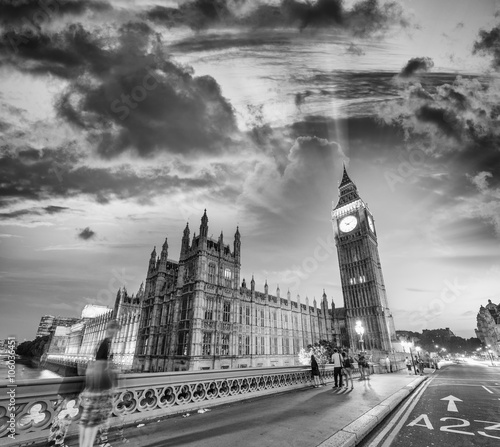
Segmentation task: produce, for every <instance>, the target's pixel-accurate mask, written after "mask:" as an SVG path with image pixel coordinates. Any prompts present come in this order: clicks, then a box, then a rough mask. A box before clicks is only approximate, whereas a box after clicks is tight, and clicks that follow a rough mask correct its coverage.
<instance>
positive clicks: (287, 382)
mask: <svg viewBox="0 0 500 447" xmlns="http://www.w3.org/2000/svg"><path fill="white" fill-rule="evenodd" d="M355 372H357V370H355ZM323 377H324V380H325V381H327V382H328V381H331V380H333V367H332V366H331V365H327V366H326V367H325V369H324V372H323ZM83 379H84V378H83V377H71V378H65V379H64V387H65V391H66V393H68V394H70V393H71V392H72V391H74V392H75V393H76V392H77V390H79V389H80V388H81V384H82V381H83ZM62 382H63V379H45V380H39V381H36V382H33V381H30V382H28V381H22V380H19V381H17V382H16V385H17V386H16V387H15V429H16V435H15V439H11V438H9V437H8V435H9V434H10V432H9V426H10V422H11V421H10V411H8V407H9V397H10V396H9V395H7V391H8V390H9V389H10V388H9V386H8V385H7V386H2V391H1V394H0V444H2V445H5V446H14V445H15V446H17V445H24V444H29V443H30V442H33V441H38V440H43V439H47V436H48V433H49V428H50V424H51V422H52V419H53V416H54V414H55V412H56V409H55V408H56V405H57V402H58V392H59V389H60V387H61V383H62ZM311 384H312V381H311V372H310V368H309V367H305V366H304V367H275V368H241V369H232V370H227V369H225V370H210V371H182V372H167V373H165V372H163V373H141V374H122V375H120V376H119V387H118V389H117V393H116V395H115V401H114V405H113V414H112V417H111V421H110V425H111V426H123V425H124V424H129V423H135V422H138V421H141V420H146V419H149V418H158V417H162V416H168V415H172V414H176V413H182V412H186V411H195V410H197V409H199V408H207V407H212V406H215V405H221V404H224V403H228V402H234V401H238V400H243V399H249V398H253V397H258V396H263V395H266V394H273V393H279V392H283V391H287V390H293V389H298V388H304V387H307V386H311ZM13 389H14V388H13ZM63 408H64V410H63V411H65V412H66V413H65V414H67V415H69V417H71V418H72V420H73V421H77V420H78V419H79V416H80V411H79V408H78V406H77V405H76V399H75V398H73V399H72V400H69V401H66V402H65V403H64V407H63ZM76 432H77V424H76V423H73V424H72V426H71V428H70V431H69V434H74V433H76Z"/></svg>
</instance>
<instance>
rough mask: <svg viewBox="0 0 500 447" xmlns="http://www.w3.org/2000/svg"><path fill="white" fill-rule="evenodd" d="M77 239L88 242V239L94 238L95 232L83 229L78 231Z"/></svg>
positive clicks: (87, 228)
mask: <svg viewBox="0 0 500 447" xmlns="http://www.w3.org/2000/svg"><path fill="white" fill-rule="evenodd" d="M78 231H79V233H78V237H79V238H80V239H83V240H84V241H88V240H89V239H93V238H94V237H95V235H96V234H95V232H94V231H92V230H91V229H90V228H89V227H86V228H84V229H83V230H78Z"/></svg>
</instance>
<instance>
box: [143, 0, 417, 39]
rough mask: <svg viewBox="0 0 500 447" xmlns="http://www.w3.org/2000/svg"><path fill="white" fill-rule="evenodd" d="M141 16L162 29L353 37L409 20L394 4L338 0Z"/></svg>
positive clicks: (195, 4) (217, 3) (187, 6)
mask: <svg viewBox="0 0 500 447" xmlns="http://www.w3.org/2000/svg"><path fill="white" fill-rule="evenodd" d="M144 17H145V18H146V19H148V20H151V21H153V22H155V23H159V24H162V25H164V26H166V27H169V28H170V27H175V26H188V27H189V28H191V29H194V30H198V31H199V30H206V29H213V28H222V27H228V26H237V27H239V28H253V29H272V28H287V27H288V28H289V27H294V28H296V29H298V30H300V31H303V30H305V29H320V28H323V29H338V30H339V31H347V32H349V33H351V34H352V35H354V36H362V37H366V36H369V35H383V34H385V33H387V32H388V31H389V30H390V29H391V27H393V26H399V27H402V28H407V27H408V26H410V19H409V18H408V17H407V16H406V14H405V13H404V11H403V9H402V8H401V6H400V5H398V3H397V2H384V3H382V4H380V3H379V2H378V1H377V0H363V1H358V2H357V3H355V4H354V5H353V6H352V8H350V9H347V8H345V7H344V5H343V2H342V0H317V1H315V2H303V1H300V0H281V2H279V3H274V4H273V3H271V2H267V1H265V0H259V1H250V0H247V1H245V0H243V1H234V0H195V1H190V2H187V3H183V4H182V5H180V6H179V7H178V8H173V7H165V6H158V5H156V6H154V7H152V8H151V9H149V10H148V11H146V12H145V13H144Z"/></svg>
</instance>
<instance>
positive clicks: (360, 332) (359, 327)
mask: <svg viewBox="0 0 500 447" xmlns="http://www.w3.org/2000/svg"><path fill="white" fill-rule="evenodd" d="M354 330H355V331H356V334H358V335H359V342H360V343H361V351H364V349H363V334H364V333H365V328H364V327H363V325H362V324H361V321H359V320H358V321H356V326H354Z"/></svg>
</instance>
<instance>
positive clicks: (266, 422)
mask: <svg viewBox="0 0 500 447" xmlns="http://www.w3.org/2000/svg"><path fill="white" fill-rule="evenodd" d="M423 380H425V377H421V376H413V375H412V376H408V375H407V373H406V372H405V371H400V372H397V373H389V374H374V375H372V376H371V377H370V380H366V381H358V380H357V379H355V381H354V390H352V391H350V390H349V391H346V390H338V389H332V384H328V385H326V386H324V387H321V388H313V387H308V388H303V389H300V390H293V391H288V392H283V393H280V394H274V395H271V396H265V397H257V398H255V399H249V400H245V401H241V402H236V403H231V404H226V405H221V406H217V407H212V408H211V409H210V410H209V411H207V412H204V413H198V412H191V413H189V416H187V413H184V414H180V415H176V416H170V417H168V418H155V419H153V420H145V421H143V422H142V423H135V424H133V425H131V426H126V427H124V428H123V429H122V430H118V429H116V428H114V429H112V430H111V431H110V433H109V442H110V444H111V446H112V447H118V446H123V445H126V446H127V447H143V446H148V447H173V446H186V447H187V446H193V447H194V446H203V447H229V446H231V447H234V446H248V447H254V446H255V447H265V446H273V447H281V446H283V447H285V446H286V447H295V446H296V447H317V446H321V447H334V446H335V447H337V446H345V447H347V446H353V445H355V444H356V443H358V442H360V441H361V439H362V438H363V437H364V436H365V435H366V434H367V433H369V432H370V431H371V430H372V429H373V428H374V427H375V426H376V425H377V424H379V423H380V422H382V420H383V419H384V418H385V417H386V416H387V415H388V414H389V413H390V412H391V411H392V410H393V409H394V408H395V407H396V406H397V405H398V404H399V403H400V402H401V401H403V400H404V399H405V398H406V397H407V396H408V395H409V394H410V393H411V392H412V391H413V389H414V388H416V387H417V386H418V385H419V384H420V383H421V382H422V381H423ZM142 424H143V425H142ZM37 445H39V446H42V445H43V444H37ZM67 445H68V446H69V447H74V446H77V445H78V439H77V438H75V437H73V438H69V439H68V440H67Z"/></svg>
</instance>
